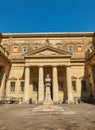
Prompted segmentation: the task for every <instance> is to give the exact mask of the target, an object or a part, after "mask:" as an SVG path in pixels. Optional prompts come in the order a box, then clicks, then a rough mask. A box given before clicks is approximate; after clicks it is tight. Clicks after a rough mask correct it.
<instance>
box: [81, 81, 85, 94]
mask: <svg viewBox="0 0 95 130" xmlns="http://www.w3.org/2000/svg"><path fill="white" fill-rule="evenodd" d="M81 87H82V91H83V92H86V81H84V80H82V81H81Z"/></svg>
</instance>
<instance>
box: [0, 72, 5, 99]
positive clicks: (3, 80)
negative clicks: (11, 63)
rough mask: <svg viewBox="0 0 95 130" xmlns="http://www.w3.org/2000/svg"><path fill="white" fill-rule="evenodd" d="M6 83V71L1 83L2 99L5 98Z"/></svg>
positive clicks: (0, 95) (0, 96)
mask: <svg viewBox="0 0 95 130" xmlns="http://www.w3.org/2000/svg"><path fill="white" fill-rule="evenodd" d="M5 84H6V73H5V72H4V74H3V78H2V83H1V94H0V98H1V100H2V99H3V98H4V91H5Z"/></svg>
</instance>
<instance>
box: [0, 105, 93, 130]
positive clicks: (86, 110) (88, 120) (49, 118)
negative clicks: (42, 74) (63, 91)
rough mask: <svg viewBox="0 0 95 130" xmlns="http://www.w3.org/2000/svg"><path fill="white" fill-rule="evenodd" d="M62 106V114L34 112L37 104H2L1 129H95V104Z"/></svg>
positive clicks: (0, 112) (0, 106)
mask: <svg viewBox="0 0 95 130" xmlns="http://www.w3.org/2000/svg"><path fill="white" fill-rule="evenodd" d="M60 106H61V107H63V109H64V112H63V113H62V114H54V113H53V114H52V113H51V114H50V113H48V112H47V113H44V112H37V113H36V112H33V111H32V110H33V109H35V108H36V107H38V106H37V105H18V104H3V105H0V130H95V105H92V104H86V103H81V104H69V105H67V104H66V105H64V104H63V105H60Z"/></svg>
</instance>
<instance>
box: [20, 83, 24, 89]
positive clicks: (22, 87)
mask: <svg viewBox="0 0 95 130" xmlns="http://www.w3.org/2000/svg"><path fill="white" fill-rule="evenodd" d="M20 90H21V92H24V82H23V81H21V83H20Z"/></svg>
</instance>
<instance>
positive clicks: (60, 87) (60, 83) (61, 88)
mask: <svg viewBox="0 0 95 130" xmlns="http://www.w3.org/2000/svg"><path fill="white" fill-rule="evenodd" d="M58 85H59V91H63V82H59V83H58Z"/></svg>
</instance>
